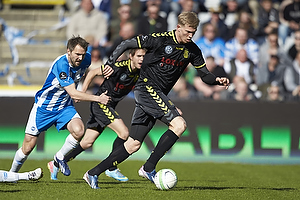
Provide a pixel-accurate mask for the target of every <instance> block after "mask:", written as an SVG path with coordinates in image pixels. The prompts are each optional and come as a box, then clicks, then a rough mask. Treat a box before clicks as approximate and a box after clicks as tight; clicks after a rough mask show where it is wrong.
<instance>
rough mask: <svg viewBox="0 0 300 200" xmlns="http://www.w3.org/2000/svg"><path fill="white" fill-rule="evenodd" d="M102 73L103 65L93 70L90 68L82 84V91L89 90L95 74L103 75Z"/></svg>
mask: <svg viewBox="0 0 300 200" xmlns="http://www.w3.org/2000/svg"><path fill="white" fill-rule="evenodd" d="M101 75H102V70H101V66H100V67H98V68H95V69H93V70H90V71H89V72H88V73H87V75H86V76H85V79H84V82H83V84H82V92H86V91H87V89H88V87H89V85H90V83H91V82H92V80H93V79H94V77H95V76H101Z"/></svg>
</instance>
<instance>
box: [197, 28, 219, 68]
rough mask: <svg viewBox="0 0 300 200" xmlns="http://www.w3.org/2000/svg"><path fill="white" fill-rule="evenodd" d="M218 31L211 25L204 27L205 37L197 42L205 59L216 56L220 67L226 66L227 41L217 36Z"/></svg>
mask: <svg viewBox="0 0 300 200" xmlns="http://www.w3.org/2000/svg"><path fill="white" fill-rule="evenodd" d="M216 32H217V29H216V27H215V26H213V25H212V24H211V23H207V24H205V25H204V27H203V36H202V37H201V38H200V39H198V40H197V41H195V43H196V44H197V46H198V47H199V48H200V49H201V51H202V53H203V56H204V57H205V58H207V57H209V56H214V60H215V62H216V63H217V65H219V66H223V65H224V50H225V41H224V40H223V39H222V38H219V37H217V36H216Z"/></svg>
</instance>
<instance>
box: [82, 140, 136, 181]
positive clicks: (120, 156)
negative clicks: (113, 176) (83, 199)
mask: <svg viewBox="0 0 300 200" xmlns="http://www.w3.org/2000/svg"><path fill="white" fill-rule="evenodd" d="M129 156H130V154H129V153H128V152H127V151H126V149H125V147H124V145H121V146H118V147H117V148H116V149H115V150H113V151H112V152H111V153H110V154H109V156H108V157H107V158H106V159H105V160H103V161H102V162H101V163H99V164H98V165H97V166H96V167H94V168H93V169H91V170H89V172H88V174H89V175H91V176H94V175H97V176H99V175H100V174H101V173H102V172H104V171H105V170H107V169H108V168H110V167H111V166H117V165H118V164H120V163H121V162H123V161H124V160H126V159H127V158H128V157H129Z"/></svg>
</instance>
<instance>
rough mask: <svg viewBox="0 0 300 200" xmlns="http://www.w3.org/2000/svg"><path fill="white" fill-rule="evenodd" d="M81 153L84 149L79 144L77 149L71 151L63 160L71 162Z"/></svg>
mask: <svg viewBox="0 0 300 200" xmlns="http://www.w3.org/2000/svg"><path fill="white" fill-rule="evenodd" d="M83 151H84V149H83V148H82V147H81V145H80V143H79V145H77V147H76V148H75V149H73V151H71V152H70V153H69V154H68V155H66V156H65V157H64V160H65V161H66V162H69V161H70V160H73V159H74V158H76V156H78V155H79V154H80V153H81V152H83Z"/></svg>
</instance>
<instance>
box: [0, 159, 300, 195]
mask: <svg viewBox="0 0 300 200" xmlns="http://www.w3.org/2000/svg"><path fill="white" fill-rule="evenodd" d="M47 162H48V160H31V159H30V158H28V160H27V161H26V162H25V164H24V166H23V167H22V169H21V170H20V172H24V171H29V170H33V169H35V168H37V167H42V168H43V171H44V177H43V178H42V179H40V180H39V181H36V182H34V181H19V182H18V183H0V199H5V200H6V199H12V200H14V199H16V200H20V199H35V200H37V199H41V200H47V199H49V200H55V199H62V200H88V199H91V200H95V199H101V200H109V199H112V200H117V199H128V200H132V199H139V200H141V199H151V200H152V199H154V200H156V199H163V200H165V199H172V200H177V199H180V200H184V199H188V200H190V199H208V200H209V199H211V200H213V199H229V200H232V199H238V200H244V199H255V200H260V199H279V200H285V199H295V200H297V199H300V165H263V164H256V165H252V164H238V163H184V162H164V161H163V160H162V161H160V162H159V164H158V166H157V168H156V170H157V171H158V170H159V169H163V168H171V169H173V170H174V171H175V172H176V174H177V177H178V183H177V185H176V187H175V188H173V189H171V190H167V191H161V190H158V189H157V188H156V187H155V185H154V184H152V183H151V182H150V181H148V180H146V179H144V178H141V177H139V176H138V173H137V171H138V169H139V168H140V166H141V165H142V164H143V163H144V162H142V161H132V160H127V161H125V162H123V163H121V164H120V165H119V168H120V169H121V172H122V173H123V174H124V175H126V176H127V177H128V178H129V181H128V182H125V183H121V182H118V181H115V180H113V179H111V178H108V177H106V176H105V175H104V174H101V175H100V176H99V187H100V188H101V189H99V190H94V189H91V188H90V187H89V186H88V185H87V184H86V183H85V181H84V180H83V179H82V176H83V174H84V173H85V172H86V171H87V170H88V169H91V168H92V167H94V166H95V165H96V164H98V161H83V160H74V161H71V162H69V166H70V168H71V175H70V176H69V177H66V176H64V175H63V174H61V173H59V174H58V179H59V180H57V181H52V180H50V175H49V171H48V169H47V166H46V165H47ZM10 165H11V160H9V159H1V160H0V169H4V170H9V168H10Z"/></svg>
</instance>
